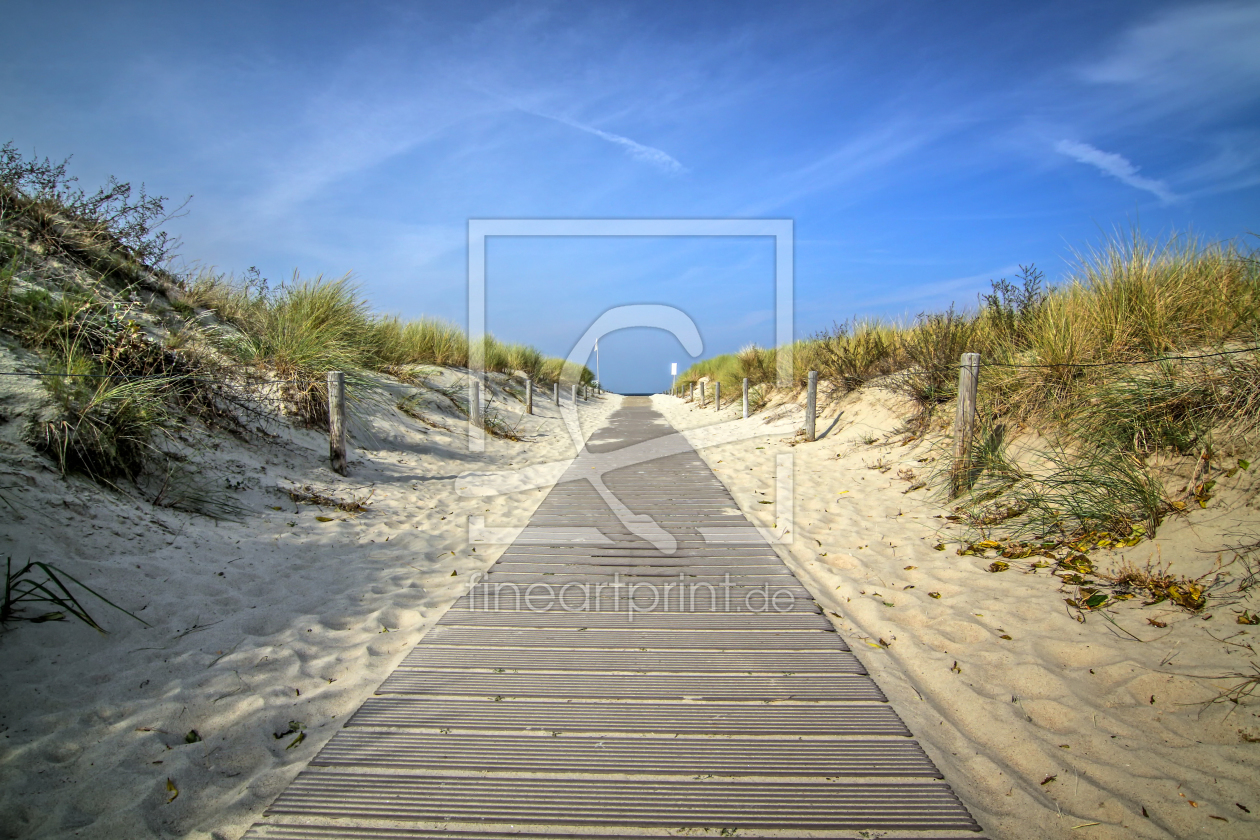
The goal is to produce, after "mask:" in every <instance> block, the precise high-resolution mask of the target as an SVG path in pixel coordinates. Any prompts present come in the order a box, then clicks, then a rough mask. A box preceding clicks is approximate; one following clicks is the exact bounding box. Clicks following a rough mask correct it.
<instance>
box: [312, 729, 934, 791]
mask: <svg viewBox="0 0 1260 840" xmlns="http://www.w3.org/2000/svg"><path fill="white" fill-rule="evenodd" d="M313 763H315V764H317V765H321V766H330V767H332V766H338V765H352V766H356V767H403V768H407V769H412V770H423V771H427V772H432V773H443V772H448V771H485V772H491V773H520V772H526V773H528V772H537V770H538V768H540V767H548V768H552V770H551V772H552V773H553V774H555V775H560V774H574V773H613V774H622V773H625V774H638V775H650V776H669V775H679V774H681V775H712V776H806V777H808V776H828V777H832V776H871V777H875V776H898V777H904V776H921V777H925V778H939V777H940V773H939V772H938V771H937V769H936V767H935V766H934V765H933V764H932V762H931V761H930V760H929V759H928V757H927V756H926V755H924V753H923V750H922V749H921V748H920V747H919V745H918V744H916V743H915V742H914V741H911V740H909V739H905V738H900V739H894V740H889V739H870V738H865V739H852V738H850V739H831V740H811V741H784V740H766V739H750V738H706V739H704V740H702V741H697V740H695V739H685V738H684V739H678V738H676V737H672V736H671V737H659V736H658V737H634V738H626V737H616V736H607V735H599V736H589V735H588V736H576V737H575V736H568V737H548V736H545V735H544V736H539V735H516V736H508V735H502V734H496V735H470V734H451V733H447V734H442V733H435V732H416V731H392V730H389V731H383V730H379V729H369V728H364V727H351V728H349V729H343V730H342V731H340V732H338V733H337V734H336V735H334V736H333V739H332V741H331V742H329V744H328V746H327V747H325V748H324V749H323V750H322V751H321V752H320V754H319V757H318V758H317V759H316V760H315V762H313Z"/></svg>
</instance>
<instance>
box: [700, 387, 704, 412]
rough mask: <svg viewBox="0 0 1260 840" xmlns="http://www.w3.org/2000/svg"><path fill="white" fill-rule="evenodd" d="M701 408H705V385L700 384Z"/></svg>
mask: <svg viewBox="0 0 1260 840" xmlns="http://www.w3.org/2000/svg"><path fill="white" fill-rule="evenodd" d="M700 407H701V408H704V383H703V382H701V383H700Z"/></svg>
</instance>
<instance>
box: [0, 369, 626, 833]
mask: <svg viewBox="0 0 1260 840" xmlns="http://www.w3.org/2000/svg"><path fill="white" fill-rule="evenodd" d="M457 376H458V374H456V373H454V372H450V371H446V372H444V373H442V374H441V377H440V378H443V379H444V380H446V381H447V382H448V384H450V382H453V381H454V380H455V378H457ZM498 380H499V381H500V383H501V382H502V377H498ZM390 387H391V388H392V389H393V390H394V391H395V392H397V393H402V392H403V391H414V390H415V389H405V388H401V387H398V386H397V385H396V383H395V384H394V385H391V386H390ZM440 402H441V400H436V401H431V402H430V405H429V407H428V410H426V412H425V413H426V415H427V416H429V417H430V418H431V419H435V420H437V421H438V422H440V423H441V424H443V425H445V426H447V427H448V429H450V431H448V430H443V429H438V428H432V427H430V426H427V425H425V424H423V423H420V422H416V421H415V420H412V419H410V418H407V417H403V416H402V415H400V414H398V413H397V412H394V411H392V410H386V409H383V408H382V407H380V406H378V407H376V408H372V407H365V408H364V409H363V415H362V417H361V418H360V423H359V431H358V434H357V435H356V438H357V442H358V447H357V448H356V449H355V451H354V453H353V454H352V461H351V475H350V477H349V478H344V479H343V478H341V477H339V476H337V475H335V474H334V473H332V472H331V471H330V470H329V469H328V467H327V452H328V448H327V439H326V437H324V436H322V435H320V434H317V433H313V432H309V431H304V430H300V429H294V428H292V427H290V426H288V425H287V424H281V425H279V426H277V427H275V428H273V429H272V430H271V431H272V433H274V434H276V435H277V436H276V437H274V438H272V439H270V440H269V441H268V440H266V439H264V438H263V437H262V436H261V435H260V436H259V437H256V438H255V439H254V440H253V441H252V442H250V443H248V444H246V443H242V442H240V441H238V440H236V439H234V438H231V437H228V436H226V435H223V436H219V437H218V438H217V439H216V443H217V447H218V448H217V449H216V450H214V451H212V452H206V453H203V454H202V455H200V456H199V460H198V468H199V470H200V472H201V474H202V476H203V477H204V478H205V479H206V481H207V482H208V483H211V484H215V485H218V486H220V487H231V488H232V493H231V496H232V498H233V499H234V501H235V502H236V503H238V504H241V505H243V506H244V507H245V508H246V509H247V511H248V513H247V514H246V515H245V518H244V519H243V521H241V522H239V523H237V522H218V523H216V522H215V521H213V520H210V519H207V518H205V517H200V516H191V515H188V514H183V513H179V512H176V511H172V510H167V509H157V508H154V507H152V506H151V505H148V504H146V503H142V502H138V501H135V500H131V499H128V498H126V497H122V496H119V495H118V494H114V493H107V492H104V491H102V490H101V489H100V488H98V487H96V486H94V485H92V484H90V483H88V482H86V481H82V480H79V479H70V480H65V479H62V478H60V477H59V476H58V475H57V474H56V473H55V472H54V471H53V470H52V469H51V467H50V465H49V464H48V463H47V462H46V461H44V460H43V459H40V458H38V457H37V456H35V455H33V454H31V453H30V450H29V449H26V448H25V447H23V446H21V445H15V444H13V443H12V442H11V441H9V442H7V443H5V445H4V446H3V447H2V448H0V485H4V486H7V487H8V488H9V489H6V490H4V491H3V492H4V495H5V496H6V497H8V498H9V499H10V500H11V501H12V502H13V504H14V506H15V507H16V509H17V511H18V514H17V515H15V514H14V512H13V511H12V510H9V509H7V508H6V509H5V511H4V513H3V517H4V518H3V523H2V525H0V553H3V554H4V555H11V556H12V557H13V559H14V561H15V562H21V563H24V562H25V561H26V560H27V558H31V559H36V560H45V561H50V562H53V563H56V564H58V565H59V566H61V567H62V568H64V569H65V570H67V571H68V572H70V573H71V574H73V575H75V576H76V577H78V578H79V579H80V580H83V581H84V582H85V583H87V584H88V585H89V586H92V587H94V588H96V589H97V590H98V591H100V592H101V593H102V594H103V595H105V596H106V597H108V598H110V599H111V600H114V601H116V602H117V603H119V604H120V605H121V606H123V607H126V608H127V609H130V610H132V611H135V612H136V613H137V614H138V615H139V616H141V617H142V618H144V619H145V620H146V621H148V622H150V623H151V624H152V625H153V627H152V628H146V627H144V626H142V625H141V624H139V623H138V622H136V621H133V620H132V619H130V618H128V617H126V616H125V615H122V614H121V613H118V612H116V611H113V610H110V609H108V608H107V607H104V606H103V605H101V604H100V603H99V602H93V601H92V600H91V599H90V598H85V599H84V604H85V606H87V607H88V608H89V609H90V610H91V612H92V613H93V615H94V617H96V618H97V620H98V621H100V622H102V623H103V624H104V625H105V627H106V628H107V629H108V630H109V634H108V635H100V634H98V633H96V632H95V631H93V630H91V629H89V628H87V627H85V626H83V625H80V624H78V623H71V622H62V623H45V624H38V625H35V624H27V623H16V624H13V625H10V628H9V629H8V630H6V631H5V632H4V633H3V634H2V635H0V674H3V686H4V688H3V693H2V694H0V837H4V838H12V837H24V838H25V837H70V836H82V837H93V838H126V840H139V838H147V837H190V838H212V837H213V838H237V837H239V836H240V835H241V834H242V833H243V832H244V831H245V829H246V828H247V827H248V826H249V824H250V823H251V822H252V821H253V820H254V819H255V818H256V817H258V816H259V815H260V814H261V812H262V809H263V808H264V807H265V806H266V805H267V804H268V803H269V802H270V801H271V800H272V799H273V798H274V797H275V795H276V794H277V793H279V791H280V790H281V789H282V788H283V787H284V786H285V785H286V784H287V783H288V782H289V780H290V779H292V778H293V776H294V775H296V773H297V771H298V770H299V769H300V767H301V766H303V765H304V764H305V763H306V762H307V761H309V760H310V758H311V757H312V756H313V755H314V754H315V752H316V751H317V750H318V749H319V748H320V746H322V745H323V744H324V743H325V742H326V741H327V740H328V738H329V737H331V736H332V733H333V732H334V731H335V729H336V728H337V726H338V725H339V724H340V723H341V721H342V720H344V719H345V717H346V716H347V715H348V714H349V713H350V712H352V711H353V710H354V709H355V708H356V707H357V706H358V705H359V704H360V703H361V702H362V700H363V699H364V698H365V697H367V696H369V695H370V694H371V693H372V692H373V691H374V690H375V688H376V686H377V685H378V684H379V683H380V682H381V680H382V679H383V678H384V677H385V676H386V675H387V674H388V673H389V672H390V671H391V670H392V669H393V668H394V667H395V666H396V665H397V664H398V662H399V660H400V659H401V657H402V656H403V654H404V652H405V651H406V650H407V649H408V648H409V647H410V646H411V645H412V644H413V643H414V642H415V641H416V640H417V639H419V638H420V636H421V635H422V634H423V633H424V632H425V630H426V629H427V628H428V627H429V626H430V625H431V624H432V623H433V622H434V621H435V620H436V619H437V618H438V617H439V616H440V615H441V613H442V611H443V610H444V609H445V608H446V607H447V606H448V605H449V604H450V602H451V601H452V600H453V599H454V598H455V597H457V595H458V594H460V593H461V590H462V589H463V588H464V587H465V586H466V585H467V584H466V583H465V581H467V579H468V574H469V573H470V572H471V571H473V570H476V569H483V568H485V567H486V566H488V565H489V564H490V563H491V562H493V560H494V559H495V558H496V557H497V556H498V554H499V553H501V551H502V549H503V546H495V547H489V548H488V547H487V546H485V545H481V546H480V547H479V548H478V547H472V546H470V545H469V542H468V522H467V519H468V517H469V516H470V515H480V516H483V517H485V521H486V525H487V526H491V527H517V528H519V527H520V526H522V525H524V524H525V521H526V520H527V519H528V517H529V515H530V513H531V512H532V511H533V510H534V508H535V507H536V506H537V504H538V502H539V501H540V500H541V499H542V498H543V496H544V495H545V492H544V491H539V490H531V491H528V492H522V493H516V494H513V495H509V496H501V497H496V498H471V499H470V498H461V497H459V496H458V495H457V494H456V493H455V492H454V484H455V478H456V477H457V476H458V475H459V474H460V473H463V472H466V471H468V470H475V469H483V468H491V469H493V468H498V467H505V466H507V465H509V464H510V465H516V466H519V465H522V464H531V463H539V462H545V461H552V460H556V459H561V458H567V457H572V454H573V447H572V444H571V443H570V439H569V436H568V434H567V433H566V432H565V431H564V429H563V427H562V426H561V423H560V421H559V420H558V418H557V410H556V408H555V407H554V406H553V405H551V404H549V402H548V401H546V400H540V401H539V404H538V409H539V416H538V417H535V418H530V419H528V420H526V421H525V422H524V423H523V424H522V427H521V428H522V429H523V430H524V432H525V434H526V440H525V441H523V442H520V443H513V442H510V441H503V440H497V439H490V440H489V442H488V444H487V448H486V451H485V452H484V453H479V454H470V453H469V452H468V451H467V448H466V446H465V444H464V438H463V435H462V433H461V432H459V429H460V428H461V427H460V426H459V425H458V420H457V419H456V418H455V417H454V416H452V415H450V414H449V413H448V414H447V415H445V416H444V415H442V414H441V413H440V408H441V406H440V405H439V403H440ZM618 402H619V400H618V398H616V397H606V398H604V399H603V400H601V401H592V402H589V403H583V404H582V407H581V414H582V417H583V425H584V427H585V430H586V432H587V433H588V434H589V431H591V430H592V429H593V428H594V427H595V426H597V425H599V423H600V422H602V418H603V417H604V416H606V414H607V413H609V412H610V411H611V410H612V409H613V408H615V407H616V404H617V403H618ZM497 404H498V405H500V406H502V405H504V404H505V397H504V395H503V394H502V392H501V391H500V392H499V401H498V403H497ZM506 404H507V406H508V407H507V409H506V410H505V414H507V415H512V416H515V415H518V414H519V413H520V408H521V407H520V405H519V403H513V402H512V401H511V399H510V398H506ZM306 484H310V485H313V486H315V487H316V488H318V489H321V490H323V491H324V492H326V493H327V494H328V495H333V496H337V497H339V498H349V497H359V498H362V497H364V496H366V495H367V493H368V491H369V490H371V491H372V496H371V500H370V507H369V510H368V512H367V513H365V514H361V515H358V516H350V515H347V514H344V513H340V512H338V511H336V510H332V509H320V508H317V507H313V506H308V505H295V504H294V503H293V502H292V501H291V500H290V499H289V497H288V496H287V495H286V494H285V493H283V492H282V489H283V488H284V487H288V486H292V485H306ZM317 517H325V518H327V519H329V520H330V521H320V520H319V519H317ZM453 573H456V574H454V576H452V574H453ZM291 720H295V721H299V722H301V723H302V724H303V726H304V730H303V731H304V732H305V737H304V739H303V740H302V741H301V742H300V743H298V744H294V743H293V742H294V740H295V738H296V737H297V736H296V735H295V734H289V735H287V736H285V737H283V738H280V739H277V738H275V737H274V736H275V734H276V733H283V732H285V731H286V730H288V729H290V726H289V721H291ZM192 730H195V731H196V732H197V733H198V735H199V736H200V738H201V739H202V740H201V741H200V742H196V743H191V744H188V743H185V738H186V736H187V735H188V733H189V732H190V731H192ZM168 780H170V783H171V785H172V786H173V787H174V788H175V789H177V790H178V796H176V797H174V798H173V799H172V796H173V794H174V790H171V789H170V788H168V784H167V783H168Z"/></svg>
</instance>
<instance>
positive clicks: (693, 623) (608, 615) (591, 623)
mask: <svg viewBox="0 0 1260 840" xmlns="http://www.w3.org/2000/svg"><path fill="white" fill-rule="evenodd" d="M438 624H446V625H456V624H460V625H471V626H477V627H542V628H563V627H573V628H580V627H625V628H627V629H630V628H634V627H640V628H668V629H678V630H748V629H758V628H765V629H783V630H809V629H831V622H829V621H827V619H825V618H823V617H822V615H821V614H820V613H814V612H790V613H764V612H762V613H753V612H742V613H736V612H694V613H680V612H672V613H671V612H647V613H629V612H626V611H625V610H622V611H620V612H602V613H599V612H582V613H568V612H556V611H552V612H542V613H539V612H529V611H521V612H508V611H506V610H498V611H492V610H465V609H455V608H452V609H449V610H447V611H446V613H445V614H443V616H442V617H441V618H440V619H438Z"/></svg>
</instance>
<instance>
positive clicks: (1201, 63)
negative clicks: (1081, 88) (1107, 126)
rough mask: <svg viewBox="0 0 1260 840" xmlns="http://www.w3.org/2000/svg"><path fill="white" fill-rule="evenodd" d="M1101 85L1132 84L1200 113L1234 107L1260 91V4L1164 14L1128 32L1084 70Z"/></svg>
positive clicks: (1211, 6)
mask: <svg viewBox="0 0 1260 840" xmlns="http://www.w3.org/2000/svg"><path fill="white" fill-rule="evenodd" d="M1081 76H1082V77H1083V78H1084V79H1086V80H1087V81H1090V82H1094V83H1097V84H1116V85H1128V86H1130V87H1131V88H1133V89H1135V90H1145V91H1147V93H1148V94H1150V95H1152V96H1158V97H1160V98H1164V99H1166V98H1168V97H1170V96H1171V97H1173V98H1175V99H1177V100H1178V101H1181V102H1184V101H1185V100H1186V99H1187V98H1190V99H1192V100H1193V104H1194V107H1195V108H1196V109H1198V110H1200V111H1201V110H1203V109H1205V108H1208V109H1212V108H1220V107H1232V106H1233V105H1234V104H1236V102H1237V100H1238V99H1239V98H1243V99H1255V98H1256V96H1257V91H1260V5H1257V4H1256V3H1255V2H1252V1H1251V0H1246V2H1226V3H1206V4H1200V5H1194V6H1189V7H1183V8H1177V9H1171V10H1168V11H1164V12H1161V13H1159V14H1157V15H1156V16H1154V17H1152V18H1150V19H1148V20H1147V21H1145V22H1143V23H1141V24H1138V25H1136V26H1134V27H1132V28H1130V29H1129V30H1127V31H1126V32H1125V33H1124V34H1123V35H1122V36H1121V37H1120V39H1119V40H1118V42H1117V43H1116V45H1115V48H1114V49H1113V50H1112V51H1111V53H1110V54H1108V55H1107V56H1105V57H1103V58H1102V59H1101V60H1099V61H1096V62H1094V63H1092V64H1089V65H1087V66H1085V67H1083V68H1082V69H1081Z"/></svg>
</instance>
